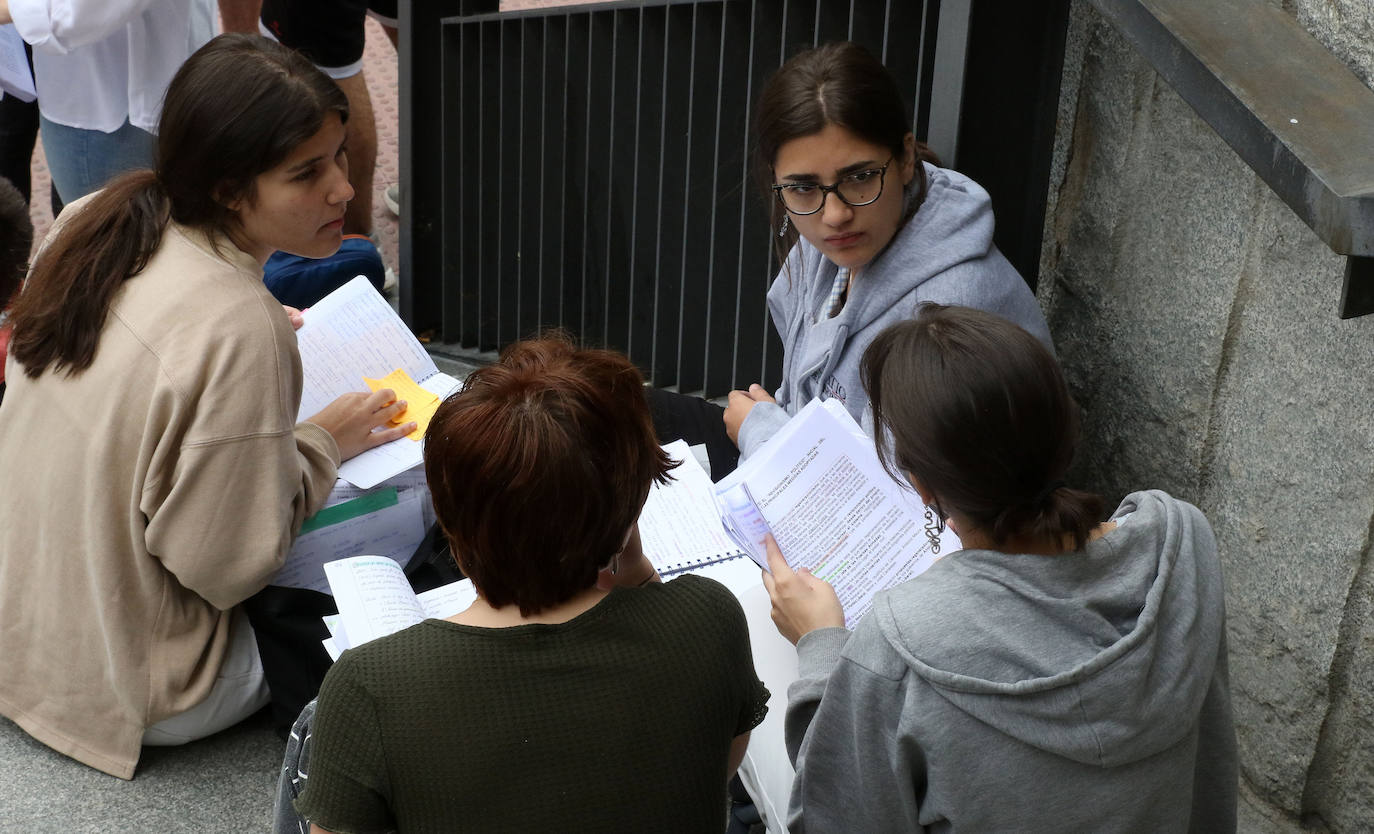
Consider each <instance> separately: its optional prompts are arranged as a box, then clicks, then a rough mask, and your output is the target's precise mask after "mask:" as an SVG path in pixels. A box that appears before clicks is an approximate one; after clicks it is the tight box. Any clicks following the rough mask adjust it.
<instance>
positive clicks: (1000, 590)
mask: <svg viewBox="0 0 1374 834" xmlns="http://www.w3.org/2000/svg"><path fill="white" fill-rule="evenodd" d="M1113 518H1114V519H1120V521H1119V523H1118V526H1117V528H1116V529H1115V530H1113V531H1111V532H1110V533H1108V534H1107V535H1105V536H1103V537H1102V538H1100V539H1098V540H1097V541H1094V542H1091V543H1089V545H1088V546H1087V547H1086V548H1084V549H1083V550H1081V551H1076V552H1074V553H1067V554H1060V555H1057V556H1034V555H1025V554H1004V553H997V552H993V551H985V550H966V551H960V552H956V553H953V554H951V555H950V556H947V557H945V558H944V559H942V560H940V562H939V563H937V564H936V565H935V566H934V567H932V568H931V569H930V570H929V571H928V572H927V573H926V574H925V575H924V576H923V577H922V578H921V580H920V581H918V582H911V583H907V584H906V585H903V586H900V587H899V588H897V589H894V591H893V592H891V593H890V594H888V595H887V597H886V599H885V600H884V601H883V602H884V604H881V605H879V606H875V608H874V611H873V613H872V616H874V617H877V618H878V624H879V628H880V629H881V630H882V632H883V633H884V635H885V636H886V638H887V640H888V643H889V645H891V646H892V647H893V648H894V649H895V650H896V651H897V653H898V654H899V655H900V656H902V657H903V659H904V660H905V661H906V663H907V665H908V666H909V667H910V669H911V670H912V671H913V672H914V673H915V674H916V675H918V676H920V677H921V678H923V679H924V680H925V681H927V682H928V683H929V684H930V685H931V686H932V687H933V688H934V689H935V691H936V692H938V693H939V694H940V695H941V696H942V697H944V698H945V699H947V700H948V701H949V702H950V703H951V704H952V705H953V706H955V707H956V708H958V709H960V710H963V711H964V712H966V713H968V714H969V715H971V716H973V717H975V718H977V719H978V720H980V721H982V722H983V723H985V724H988V725H990V726H992V727H995V728H996V729H998V730H999V731H1000V732H1002V733H1004V734H1006V735H1008V736H1011V737H1013V738H1016V739H1018V740H1019V741H1021V742H1024V743H1025V744H1029V745H1031V746H1034V747H1036V748H1039V749H1041V750H1044V751H1047V752H1050V753H1053V754H1056V755H1059V756H1063V757H1066V758H1069V759H1072V760H1074V761H1077V762H1083V763H1086V764H1093V765H1100V766H1108V767H1110V766H1115V765H1120V764H1124V763H1127V762H1132V761H1136V760H1139V759H1142V758H1145V757H1147V756H1151V755H1153V754H1155V753H1157V752H1159V751H1161V750H1164V749H1166V748H1169V747H1171V746H1172V745H1174V744H1175V743H1177V742H1178V741H1179V740H1180V739H1181V738H1182V737H1183V736H1184V735H1185V734H1186V733H1187V732H1188V731H1189V728H1190V727H1192V726H1193V725H1194V722H1195V720H1196V717H1197V715H1198V713H1199V711H1200V709H1201V707H1202V703H1203V699H1204V697H1205V696H1206V693H1207V689H1208V686H1209V685H1210V684H1211V681H1212V675H1213V671H1214V668H1215V666H1216V662H1217V655H1218V650H1219V646H1220V645H1222V637H1223V634H1222V632H1223V629H1224V627H1225V626H1224V623H1225V610H1224V601H1223V588H1222V579H1221V571H1220V567H1219V564H1218V560H1217V557H1216V543H1215V540H1214V538H1213V535H1212V530H1211V527H1210V526H1209V525H1208V523H1207V520H1206V519H1205V518H1204V517H1203V516H1202V514H1201V512H1199V511H1198V510H1197V508H1195V507H1193V506H1192V505H1190V504H1187V503H1185V502H1183V501H1178V500H1176V499H1173V498H1171V497H1169V496H1168V495H1166V494H1165V493H1162V492H1157V491H1151V492H1138V493H1133V494H1132V495H1129V496H1127V498H1126V500H1125V501H1124V502H1123V503H1122V505H1121V507H1120V508H1119V509H1118V510H1117V512H1116V513H1115V514H1114V515H1113Z"/></svg>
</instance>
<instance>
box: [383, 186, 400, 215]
mask: <svg viewBox="0 0 1374 834" xmlns="http://www.w3.org/2000/svg"><path fill="white" fill-rule="evenodd" d="M382 202H384V203H386V210H387V211H389V212H391V213H392V214H394V215H396V216H397V217H400V216H401V184H400V183H399V182H393V183H392V184H391V185H388V186H387V187H386V191H384V192H382Z"/></svg>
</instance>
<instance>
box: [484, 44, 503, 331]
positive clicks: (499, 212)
mask: <svg viewBox="0 0 1374 834" xmlns="http://www.w3.org/2000/svg"><path fill="white" fill-rule="evenodd" d="M496 43H497V52H496V67H497V69H496V98H497V104H496V107H497V110H496V111H497V114H499V115H497V120H496V125H497V126H496V136H497V139H496V170H506V142H503V140H504V137H506V100H504V99H506V25H504V23H496ZM504 216H506V190H504V188H497V190H496V275H492V276H488V280H495V283H496V343H497V345H500V343H503V339H504V337H506V334H504V333H502V320H503V319H504V316H503V315H502V313H503V312H504V311H503V306H504V304H508V301H507V298H506V294H507V287H506V282H504V280H503V278H504V276H502V273H500V272H502V269H500V265H502V260H503V256H504V254H506V246H504V240H503V239H502V236H503V234H504V231H506V229H504V228H503V227H504V225H506V224H504V223H502V218H503V217H504Z"/></svg>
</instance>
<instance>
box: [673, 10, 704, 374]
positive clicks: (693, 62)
mask: <svg viewBox="0 0 1374 834" xmlns="http://www.w3.org/2000/svg"><path fill="white" fill-rule="evenodd" d="M698 8H699V6H697V5H695V4H694V5H693V6H692V37H691V41H690V43H691V45H692V46H691V59H690V61H689V62H688V64H687V79H688V81H687V135H688V136H691V135H692V116H693V111H694V110H695V108H694V107H692V102H693V101H695V100H696V86H697V9H698ZM682 181H683V190H684V193H685V194H686V195H687V196H688V197H689V198H690V196H691V189H692V155H691V152H690V150H689V152H688V154H687V159H686V163H685V164H684V165H683V166H682ZM689 202H690V199H689ZM691 216H692V212H691V209H690V206H689V207H688V210H687V211H684V212H683V213H682V240H683V242H684V249H683V255H684V257H683V259H682V266H681V271H682V277H681V283H680V284H679V285H678V299H677V304H678V310H686V305H687V277H688V276H687V258H686V257H685V255H686V251H687V248H686V247H687V246H688V245H690V242H689V238H688V233H689V231H690V228H691V224H690V221H691ZM686 318H687V317H686V316H684V315H679V316H678V320H677V343H678V346H679V348H680V347H681V345H682V343H683V338H682V337H683V324H682V323H683V321H685V320H686ZM682 375H683V367H682V352H681V350H679V351H678V356H677V373H676V377H677V379H678V380H681V379H682Z"/></svg>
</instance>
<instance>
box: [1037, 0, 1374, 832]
mask: <svg viewBox="0 0 1374 834" xmlns="http://www.w3.org/2000/svg"><path fill="white" fill-rule="evenodd" d="M1284 8H1285V10H1286V11H1288V12H1289V13H1291V14H1293V15H1294V17H1295V18H1296V19H1297V20H1299V22H1300V23H1302V25H1304V26H1305V27H1306V28H1308V30H1309V31H1311V32H1313V34H1314V35H1316V36H1317V37H1318V39H1319V40H1321V41H1322V42H1323V43H1324V44H1326V45H1327V46H1328V48H1330V49H1332V51H1333V52H1335V53H1336V54H1337V55H1338V56H1339V57H1340V58H1341V59H1342V60H1344V61H1345V62H1346V63H1347V65H1349V66H1350V67H1351V69H1352V70H1354V71H1355V72H1356V74H1357V75H1358V76H1359V77H1361V78H1362V79H1363V80H1365V82H1366V83H1369V81H1370V79H1371V77H1374V48H1371V45H1374V5H1371V4H1369V3H1368V2H1367V0H1334V1H1332V0H1294V2H1289V3H1285V4H1284ZM1370 148H1371V151H1370V152H1371V153H1374V137H1371V143H1370ZM1043 253H1044V254H1043V262H1042V274H1041V279H1040V296H1041V302H1042V304H1043V305H1044V307H1045V310H1046V314H1047V316H1048V318H1049V321H1050V327H1051V330H1052V331H1053V333H1054V336H1055V340H1056V343H1057V345H1058V347H1059V351H1060V356H1061V358H1062V360H1063V362H1064V366H1065V369H1066V371H1067V373H1068V376H1069V379H1070V384H1071V385H1072V387H1073V390H1074V392H1075V395H1076V396H1077V397H1078V399H1079V401H1080V404H1081V405H1082V406H1083V409H1084V445H1083V451H1082V453H1081V454H1080V459H1079V461H1078V463H1077V464H1076V470H1077V471H1076V474H1077V475H1078V478H1079V480H1080V481H1081V482H1083V483H1084V484H1085V485H1088V486H1090V487H1093V488H1095V489H1098V490H1100V491H1102V492H1103V493H1104V494H1105V495H1106V496H1107V497H1108V499H1109V501H1115V500H1117V499H1119V498H1120V497H1121V496H1122V495H1124V494H1125V493H1126V492H1129V491H1130V490H1132V489H1136V488H1141V487H1159V488H1162V489H1166V490H1168V491H1170V492H1172V493H1173V494H1175V495H1178V496H1180V497H1183V498H1186V499H1187V500H1190V501H1192V502H1194V503H1196V504H1197V505H1198V506H1199V507H1201V508H1202V509H1203V511H1204V512H1205V513H1206V514H1207V515H1208V517H1209V518H1210V519H1211V521H1212V524H1213V526H1214V527H1215V529H1216V533H1217V538H1218V542H1219V545H1220V547H1221V551H1222V558H1223V561H1224V565H1225V569H1226V572H1227V583H1228V589H1227V606H1228V615H1229V624H1230V644H1231V674H1232V694H1233V698H1234V705H1235V712H1236V725H1237V735H1238V740H1239V743H1240V749H1241V758H1242V781H1243V786H1242V787H1243V792H1244V795H1245V799H1246V801H1245V803H1244V807H1243V808H1242V820H1243V823H1242V830H1266V831H1297V830H1330V831H1352V832H1353V831H1368V830H1374V617H1371V608H1374V603H1372V602H1371V594H1374V575H1371V570H1370V567H1369V556H1370V554H1369V551H1370V533H1371V520H1374V316H1371V317H1366V318H1362V319H1355V320H1349V321H1342V320H1341V319H1339V318H1338V317H1337V312H1336V310H1337V301H1338V298H1339V293H1340V284H1341V278H1342V272H1343V269H1344V259H1343V258H1342V257H1341V256H1338V255H1336V254H1334V253H1332V252H1331V250H1330V249H1328V248H1327V247H1326V246H1325V244H1323V243H1322V242H1321V241H1320V240H1319V239H1318V238H1317V236H1316V235H1315V234H1314V233H1313V232H1312V231H1311V230H1310V229H1309V228H1307V226H1306V225H1304V224H1303V222H1302V221H1301V220H1299V219H1298V218H1297V217H1296V216H1294V215H1293V213H1292V212H1291V211H1290V210H1289V209H1288V208H1287V207H1286V206H1285V205H1284V204H1283V203H1282V202H1281V201H1280V200H1279V199H1278V198H1277V197H1275V196H1274V195H1273V193H1272V192H1271V191H1270V190H1269V189H1268V187H1267V186H1266V185H1265V184H1264V182H1263V181H1262V180H1260V179H1259V178H1258V177H1257V176H1256V175H1255V174H1254V173H1253V172H1252V171H1250V169H1249V168H1248V167H1247V166H1246V165H1245V164H1244V163H1243V162H1241V160H1240V159H1239V158H1238V157H1237V156H1236V155H1235V154H1234V153H1233V152H1232V151H1231V149H1230V148H1229V147H1228V146H1227V145H1226V144H1225V143H1224V142H1223V141H1222V140H1221V139H1220V138H1218V137H1217V136H1216V134H1215V133H1214V132H1213V131H1212V130H1211V128H1209V127H1208V126H1207V125H1206V123H1204V122H1203V121H1202V120H1201V119H1200V118H1199V117H1198V116H1197V115H1196V114H1195V113H1194V112H1193V111H1192V109H1191V108H1190V107H1189V106H1188V105H1187V104H1185V103H1184V102H1183V101H1182V100H1181V99H1180V98H1179V97H1178V96H1177V95H1176V94H1175V93H1174V91H1173V90H1172V89H1171V88H1170V87H1169V85H1168V83H1167V82H1166V81H1164V80H1163V79H1161V78H1160V77H1159V76H1158V75H1156V74H1155V73H1154V71H1153V70H1152V69H1151V68H1150V66H1149V64H1148V63H1147V62H1145V61H1144V60H1143V59H1142V58H1140V56H1139V55H1138V54H1137V53H1136V52H1135V51H1134V49H1133V48H1132V47H1131V46H1130V45H1129V44H1128V43H1127V42H1126V41H1125V39H1124V38H1123V37H1121V35H1120V34H1119V33H1117V32H1116V31H1115V30H1114V29H1113V28H1112V26H1111V25H1110V24H1109V23H1107V22H1106V21H1105V20H1103V19H1102V18H1101V17H1100V16H1098V15H1097V13H1096V12H1095V11H1093V10H1092V8H1091V6H1089V5H1088V4H1087V3H1086V2H1079V1H1078V0H1075V3H1074V6H1073V11H1072V17H1071V24H1070V33H1069V41H1068V50H1067V55H1066V60H1065V73H1064V83H1063V88H1062V95H1061V100H1060V110H1059V124H1058V139H1057V146H1056V154H1055V161H1054V168H1053V172H1052V179H1051V194H1050V198H1049V211H1048V215H1047V220H1046V226H1045V241H1044V249H1043Z"/></svg>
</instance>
